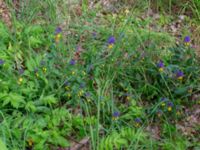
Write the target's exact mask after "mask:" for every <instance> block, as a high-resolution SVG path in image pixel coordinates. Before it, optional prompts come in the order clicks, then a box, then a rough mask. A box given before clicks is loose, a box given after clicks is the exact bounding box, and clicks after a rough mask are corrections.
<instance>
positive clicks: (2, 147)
mask: <svg viewBox="0 0 200 150" xmlns="http://www.w3.org/2000/svg"><path fill="white" fill-rule="evenodd" d="M0 149H1V150H8V149H7V148H6V145H5V144H4V142H3V141H2V140H1V139H0Z"/></svg>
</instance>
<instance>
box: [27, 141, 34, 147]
mask: <svg viewBox="0 0 200 150" xmlns="http://www.w3.org/2000/svg"><path fill="white" fill-rule="evenodd" d="M28 145H29V146H30V147H31V146H33V140H32V139H29V140H28Z"/></svg>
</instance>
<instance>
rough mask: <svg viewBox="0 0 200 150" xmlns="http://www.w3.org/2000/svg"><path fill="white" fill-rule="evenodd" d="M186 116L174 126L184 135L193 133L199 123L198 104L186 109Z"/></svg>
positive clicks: (199, 112) (199, 108) (199, 107)
mask: <svg viewBox="0 0 200 150" xmlns="http://www.w3.org/2000/svg"><path fill="white" fill-rule="evenodd" d="M185 113H186V114H188V116H187V117H186V118H185V119H183V120H182V121H181V122H179V123H178V124H177V125H176V127H177V129H178V130H180V131H181V132H182V133H183V134H184V135H195V134H196V132H197V131H196V130H195V127H196V126H199V125H200V105H194V106H193V108H192V109H186V111H185Z"/></svg>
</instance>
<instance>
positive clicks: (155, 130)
mask: <svg viewBox="0 0 200 150" xmlns="http://www.w3.org/2000/svg"><path fill="white" fill-rule="evenodd" d="M146 130H147V131H148V132H149V133H150V135H151V136H152V137H153V138H154V139H156V140H159V139H160V128H159V127H158V126H156V125H149V126H147V128H146Z"/></svg>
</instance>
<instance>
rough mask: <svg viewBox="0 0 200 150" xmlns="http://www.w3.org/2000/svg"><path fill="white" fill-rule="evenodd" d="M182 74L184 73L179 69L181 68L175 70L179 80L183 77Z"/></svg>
mask: <svg viewBox="0 0 200 150" xmlns="http://www.w3.org/2000/svg"><path fill="white" fill-rule="evenodd" d="M183 76H184V73H183V72H182V71H181V70H178V71H177V72H176V78H177V79H179V80H182V79H183Z"/></svg>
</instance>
